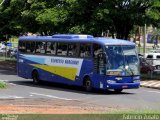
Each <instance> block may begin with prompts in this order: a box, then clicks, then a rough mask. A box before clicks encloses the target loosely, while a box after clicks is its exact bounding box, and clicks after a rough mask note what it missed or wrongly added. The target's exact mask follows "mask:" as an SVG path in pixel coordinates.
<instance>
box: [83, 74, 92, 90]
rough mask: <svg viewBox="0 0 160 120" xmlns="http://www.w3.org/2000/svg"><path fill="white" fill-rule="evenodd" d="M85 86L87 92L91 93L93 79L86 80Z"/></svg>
mask: <svg viewBox="0 0 160 120" xmlns="http://www.w3.org/2000/svg"><path fill="white" fill-rule="evenodd" d="M83 86H84V89H85V90H86V91H87V92H91V91H92V90H93V88H92V83H91V79H90V78H89V77H85V78H84V82H83Z"/></svg>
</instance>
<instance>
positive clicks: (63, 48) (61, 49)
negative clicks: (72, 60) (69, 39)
mask: <svg viewBox="0 0 160 120" xmlns="http://www.w3.org/2000/svg"><path fill="white" fill-rule="evenodd" d="M67 46H68V45H67V43H57V55H60V56H67V48H68V47H67Z"/></svg>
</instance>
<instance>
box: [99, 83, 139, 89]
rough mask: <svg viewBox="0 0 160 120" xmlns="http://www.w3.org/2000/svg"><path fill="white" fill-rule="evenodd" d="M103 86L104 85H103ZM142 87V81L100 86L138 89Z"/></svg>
mask: <svg viewBox="0 0 160 120" xmlns="http://www.w3.org/2000/svg"><path fill="white" fill-rule="evenodd" d="M101 86H102V85H101ZM139 87H140V83H108V84H107V85H103V87H100V88H101V89H136V88H139Z"/></svg>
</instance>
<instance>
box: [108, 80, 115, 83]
mask: <svg viewBox="0 0 160 120" xmlns="http://www.w3.org/2000/svg"><path fill="white" fill-rule="evenodd" d="M107 83H116V81H114V80H107Z"/></svg>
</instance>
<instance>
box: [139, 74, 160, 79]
mask: <svg viewBox="0 0 160 120" xmlns="http://www.w3.org/2000/svg"><path fill="white" fill-rule="evenodd" d="M141 79H142V80H160V74H156V73H153V74H152V75H151V74H141Z"/></svg>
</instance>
